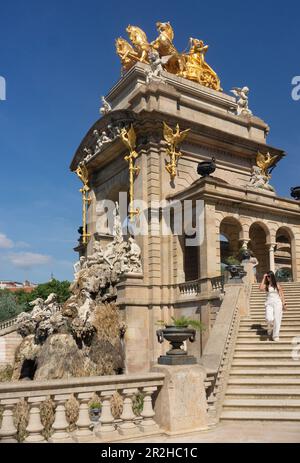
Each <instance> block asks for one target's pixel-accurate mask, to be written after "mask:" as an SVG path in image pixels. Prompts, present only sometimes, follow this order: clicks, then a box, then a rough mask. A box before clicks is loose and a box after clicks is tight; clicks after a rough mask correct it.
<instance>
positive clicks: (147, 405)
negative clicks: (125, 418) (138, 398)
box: [139, 386, 159, 433]
mask: <svg viewBox="0 0 300 463" xmlns="http://www.w3.org/2000/svg"><path fill="white" fill-rule="evenodd" d="M156 390H157V387H156V386H149V387H143V393H144V406H143V411H142V412H141V416H142V417H143V420H142V421H141V422H140V423H139V429H140V430H141V431H142V432H145V433H149V432H150V433H151V432H157V431H158V430H159V426H158V425H157V423H155V421H154V419H153V417H154V415H155V412H154V410H153V406H152V395H153V394H154V392H155V391H156Z"/></svg>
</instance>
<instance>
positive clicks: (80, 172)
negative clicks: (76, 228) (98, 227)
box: [76, 163, 92, 245]
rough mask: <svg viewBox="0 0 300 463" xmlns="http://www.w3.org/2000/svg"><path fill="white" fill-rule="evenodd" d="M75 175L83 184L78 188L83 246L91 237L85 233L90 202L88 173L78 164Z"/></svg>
mask: <svg viewBox="0 0 300 463" xmlns="http://www.w3.org/2000/svg"><path fill="white" fill-rule="evenodd" d="M76 174H77V176H78V177H79V178H80V180H81V181H82V183H83V187H82V188H80V190H79V191H80V193H81V194H82V229H83V233H82V242H83V244H84V245H86V244H87V243H88V240H89V238H90V236H91V234H90V233H87V223H86V217H87V208H88V205H89V204H90V203H91V201H92V200H91V199H90V198H89V192H90V187H89V173H88V170H87V167H86V166H85V164H83V163H80V164H79V165H78V167H77V169H76Z"/></svg>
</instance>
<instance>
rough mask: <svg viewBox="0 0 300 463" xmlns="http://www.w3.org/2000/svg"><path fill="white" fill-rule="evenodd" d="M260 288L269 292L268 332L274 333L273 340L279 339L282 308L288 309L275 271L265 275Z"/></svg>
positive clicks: (267, 307) (267, 305)
mask: <svg viewBox="0 0 300 463" xmlns="http://www.w3.org/2000/svg"><path fill="white" fill-rule="evenodd" d="M260 290H261V291H266V293H267V299H266V303H265V306H266V321H267V324H268V334H269V335H272V338H273V341H279V331H280V326H281V320H282V310H287V309H286V302H285V297H284V293H283V290H282V288H281V286H280V284H279V283H277V281H276V277H275V275H274V272H268V273H266V274H265V275H264V277H263V280H262V282H261V285H260Z"/></svg>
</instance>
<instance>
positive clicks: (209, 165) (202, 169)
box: [197, 158, 216, 178]
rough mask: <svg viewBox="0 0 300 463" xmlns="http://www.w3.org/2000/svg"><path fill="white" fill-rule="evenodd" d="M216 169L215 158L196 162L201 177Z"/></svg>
mask: <svg viewBox="0 0 300 463" xmlns="http://www.w3.org/2000/svg"><path fill="white" fill-rule="evenodd" d="M215 170H216V164H215V158H212V160H211V161H202V162H199V163H198V167H197V172H198V174H199V175H201V177H202V178H203V177H208V176H209V175H210V174H213V173H214V171H215Z"/></svg>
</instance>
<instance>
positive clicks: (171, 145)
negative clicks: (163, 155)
mask: <svg viewBox="0 0 300 463" xmlns="http://www.w3.org/2000/svg"><path fill="white" fill-rule="evenodd" d="M163 126H164V131H163V135H164V139H165V141H166V142H167V145H168V148H167V154H168V156H170V161H169V162H168V163H167V164H166V170H167V172H168V173H169V174H170V177H171V179H172V180H173V179H174V178H175V177H176V175H177V172H176V169H177V164H178V159H179V158H180V156H182V153H181V151H178V150H177V148H178V145H179V144H180V143H181V142H183V140H185V138H186V137H187V135H188V133H189V131H190V129H186V130H183V131H182V132H180V128H179V125H178V124H177V125H176V129H175V131H174V132H173V129H172V128H171V127H169V126H168V125H167V124H166V123H165V122H164V123H163Z"/></svg>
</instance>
